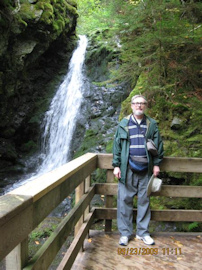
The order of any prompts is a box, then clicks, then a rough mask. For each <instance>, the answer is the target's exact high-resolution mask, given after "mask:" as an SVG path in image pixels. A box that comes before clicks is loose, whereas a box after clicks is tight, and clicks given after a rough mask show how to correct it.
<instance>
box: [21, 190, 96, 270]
mask: <svg viewBox="0 0 202 270" xmlns="http://www.w3.org/2000/svg"><path fill="white" fill-rule="evenodd" d="M94 194H95V187H91V188H90V189H89V192H88V193H87V194H84V195H83V196H82V198H81V200H80V201H79V202H78V203H77V205H76V206H75V207H74V208H73V209H72V210H71V211H70V213H69V214H68V215H67V216H66V217H65V218H64V219H63V220H62V222H61V223H60V224H59V225H58V227H57V228H56V229H55V231H54V232H53V233H52V234H51V236H50V237H49V238H48V239H47V241H46V243H45V244H44V245H43V246H42V247H41V248H40V249H39V250H38V252H37V253H36V254H35V256H34V257H33V258H32V260H31V261H30V262H29V263H28V264H27V265H26V267H25V268H23V270H31V269H48V266H49V265H50V264H51V262H52V261H53V259H54V258H55V256H56V254H57V253H58V251H59V250H60V248H61V246H62V245H63V243H64V242H65V241H66V238H67V237H68V235H69V233H70V232H71V231H72V230H73V228H74V226H75V224H76V223H77V221H78V220H79V218H80V217H81V216H82V214H83V213H84V211H85V209H86V207H87V206H88V205H89V204H90V201H91V200H92V198H93V196H94Z"/></svg>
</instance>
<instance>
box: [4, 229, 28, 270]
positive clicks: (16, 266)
mask: <svg viewBox="0 0 202 270" xmlns="http://www.w3.org/2000/svg"><path fill="white" fill-rule="evenodd" d="M19 229H20V228H19ZM27 261H28V238H26V239H25V240H24V241H23V242H22V243H20V244H19V245H17V246H16V247H15V248H14V249H13V250H12V251H11V252H10V253H9V254H8V255H7V256H6V270H21V269H23V267H24V266H25V265H26V263H27Z"/></svg>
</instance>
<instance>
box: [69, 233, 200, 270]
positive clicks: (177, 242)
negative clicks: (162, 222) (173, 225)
mask: <svg viewBox="0 0 202 270" xmlns="http://www.w3.org/2000/svg"><path fill="white" fill-rule="evenodd" d="M89 237H90V238H89V239H86V240H85V243H84V251H83V252H79V254H78V256H77V258H76V260H75V262H74V264H73V266H72V268H71V269H72V270H78V269H79V270H103V269H107V270H119V269H120V270H133V269H141V270H142V269H147V270H148V269H155V270H164V269H165V270H171V269H172V270H173V269H177V270H195V269H196V270H199V269H202V263H201V258H202V233H191V234H188V233H182V234H180V233H154V234H152V237H153V238H154V240H155V245H153V246H147V245H145V244H144V243H143V242H142V241H141V240H137V239H134V240H132V241H130V242H129V245H128V246H127V247H122V246H120V245H119V244H118V241H119V234H118V233H116V232H113V233H105V232H103V231H90V234H89ZM124 252H125V255H124V254H119V253H124Z"/></svg>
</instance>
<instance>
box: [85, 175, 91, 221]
mask: <svg viewBox="0 0 202 270" xmlns="http://www.w3.org/2000/svg"><path fill="white" fill-rule="evenodd" d="M90 183H91V176H90V175H89V176H88V177H87V178H86V179H85V193H86V192H87V191H88V189H89V187H90ZM89 212H90V205H89V206H88V207H87V208H86V210H85V212H84V220H85V219H86V217H87V215H88V214H89Z"/></svg>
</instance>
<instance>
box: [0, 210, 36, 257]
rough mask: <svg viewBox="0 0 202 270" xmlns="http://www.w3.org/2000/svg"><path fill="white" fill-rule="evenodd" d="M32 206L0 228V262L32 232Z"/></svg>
mask: <svg viewBox="0 0 202 270" xmlns="http://www.w3.org/2000/svg"><path fill="white" fill-rule="evenodd" d="M32 213H33V205H30V206H28V207H27V208H26V209H23V211H22V212H20V213H18V214H17V215H15V216H14V217H13V218H11V219H9V220H8V222H6V223H4V224H3V225H2V226H1V227H0V261H1V260H2V259H3V258H4V257H5V256H6V255H7V254H9V253H10V252H11V251H12V250H13V249H14V248H15V247H16V246H17V245H18V244H19V243H21V242H22V241H23V240H24V239H25V238H26V237H27V236H28V234H29V233H30V232H31V231H32V226H33V215H32Z"/></svg>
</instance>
